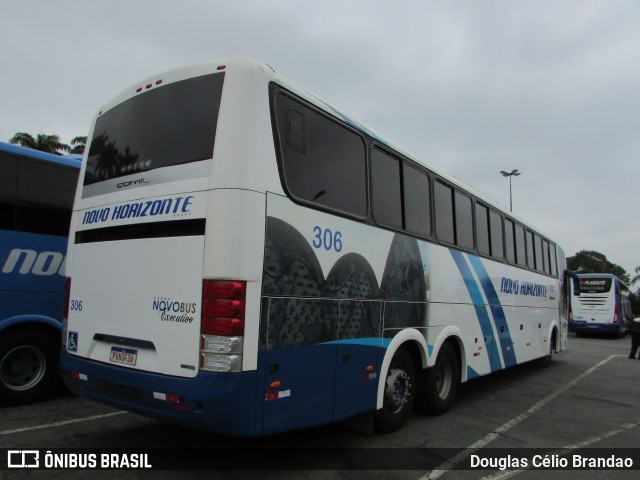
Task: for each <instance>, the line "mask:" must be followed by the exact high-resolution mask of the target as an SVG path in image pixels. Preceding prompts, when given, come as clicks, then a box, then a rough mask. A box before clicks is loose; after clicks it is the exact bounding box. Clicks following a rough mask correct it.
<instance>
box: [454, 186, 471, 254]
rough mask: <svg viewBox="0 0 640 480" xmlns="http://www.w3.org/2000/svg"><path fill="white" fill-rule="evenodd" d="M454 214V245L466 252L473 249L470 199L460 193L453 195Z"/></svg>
mask: <svg viewBox="0 0 640 480" xmlns="http://www.w3.org/2000/svg"><path fill="white" fill-rule="evenodd" d="M454 201H455V212H456V245H457V246H459V247H460V248H464V249H467V250H472V249H473V219H472V217H471V199H470V198H469V197H467V196H466V195H463V194H461V193H460V192H457V191H456V192H455V193H454Z"/></svg>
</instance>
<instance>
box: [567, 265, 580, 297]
mask: <svg viewBox="0 0 640 480" xmlns="http://www.w3.org/2000/svg"><path fill="white" fill-rule="evenodd" d="M564 275H565V277H569V278H570V279H571V280H572V281H573V294H574V295H575V296H576V297H579V296H580V277H578V274H577V273H576V272H574V271H573V270H565V271H564Z"/></svg>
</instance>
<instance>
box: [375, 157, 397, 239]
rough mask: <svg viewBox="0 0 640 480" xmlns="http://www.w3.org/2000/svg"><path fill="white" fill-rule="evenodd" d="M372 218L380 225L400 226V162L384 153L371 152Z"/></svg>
mask: <svg viewBox="0 0 640 480" xmlns="http://www.w3.org/2000/svg"><path fill="white" fill-rule="evenodd" d="M371 186H372V187H371V188H372V197H373V218H374V219H375V220H376V222H377V223H379V224H380V225H386V226H388V227H393V228H402V201H401V198H400V162H399V160H398V159H396V158H394V157H392V156H390V155H387V154H386V153H384V152H382V151H380V150H378V149H373V151H372V152H371Z"/></svg>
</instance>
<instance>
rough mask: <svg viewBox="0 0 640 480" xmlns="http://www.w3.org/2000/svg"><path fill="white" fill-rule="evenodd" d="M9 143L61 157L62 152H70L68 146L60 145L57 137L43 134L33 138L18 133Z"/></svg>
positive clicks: (24, 133) (23, 133) (26, 134)
mask: <svg viewBox="0 0 640 480" xmlns="http://www.w3.org/2000/svg"><path fill="white" fill-rule="evenodd" d="M9 142H10V143H13V144H15V145H21V146H23V147H27V148H33V149H34V150H40V151H41V152H47V153H53V154H55V155H62V153H63V152H68V151H69V150H70V147H69V145H66V144H64V143H62V142H61V141H60V137H59V136H58V135H45V134H44V133H39V134H38V135H37V137H36V138H33V136H31V135H30V134H28V133H26V132H18V133H16V134H15V135H14V136H13V137H11V139H10V140H9Z"/></svg>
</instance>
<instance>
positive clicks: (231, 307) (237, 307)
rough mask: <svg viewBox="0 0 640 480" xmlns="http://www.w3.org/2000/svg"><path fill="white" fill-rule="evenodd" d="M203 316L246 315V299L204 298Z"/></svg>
mask: <svg viewBox="0 0 640 480" xmlns="http://www.w3.org/2000/svg"><path fill="white" fill-rule="evenodd" d="M202 315H203V317H204V316H206V317H238V318H242V317H244V301H240V300H227V299H225V298H223V299H212V298H203V299H202Z"/></svg>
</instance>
